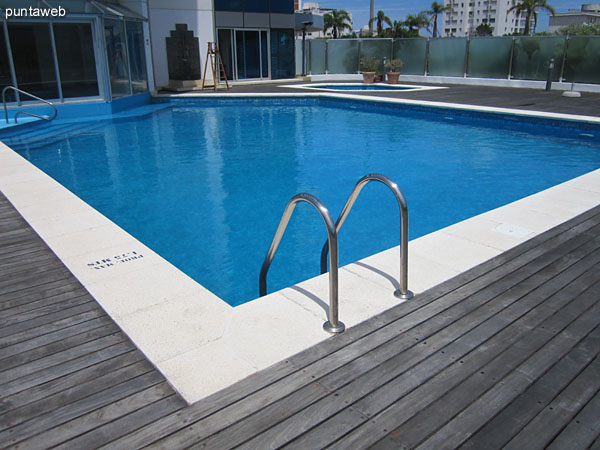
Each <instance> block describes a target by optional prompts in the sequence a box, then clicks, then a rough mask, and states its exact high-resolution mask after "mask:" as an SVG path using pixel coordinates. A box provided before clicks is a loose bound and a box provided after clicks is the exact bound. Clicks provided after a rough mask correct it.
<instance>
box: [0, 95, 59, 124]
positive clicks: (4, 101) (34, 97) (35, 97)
mask: <svg viewBox="0 0 600 450" xmlns="http://www.w3.org/2000/svg"><path fill="white" fill-rule="evenodd" d="M9 89H12V90H13V91H15V92H19V93H21V94H24V95H28V96H29V97H31V98H33V99H35V100H39V101H40V102H43V103H46V104H47V105H50V106H52V109H54V115H53V116H52V117H45V116H38V115H37V114H33V113H30V112H27V111H21V110H19V111H17V112H16V113H15V123H17V117H18V116H19V114H27V115H28V116H32V117H37V118H38V119H43V120H54V119H55V118H56V115H57V114H58V111H57V109H56V106H54V103H52V102H49V101H48V100H44V99H43V98H39V97H37V96H35V95H33V94H30V93H29V92H26V91H24V90H22V89H18V88H16V87H14V86H6V87H5V88H4V89H2V103H3V104H4V118H5V119H6V123H8V109H7V107H6V91H7V90H9Z"/></svg>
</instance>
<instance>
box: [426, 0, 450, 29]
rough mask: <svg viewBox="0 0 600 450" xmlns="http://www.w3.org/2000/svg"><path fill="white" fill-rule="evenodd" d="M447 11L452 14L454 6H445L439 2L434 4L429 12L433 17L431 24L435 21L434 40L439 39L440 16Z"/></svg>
mask: <svg viewBox="0 0 600 450" xmlns="http://www.w3.org/2000/svg"><path fill="white" fill-rule="evenodd" d="M446 11H450V12H452V6H450V5H446V6H444V4H443V3H438V2H433V3H432V4H431V9H430V10H429V11H427V14H429V15H431V19H430V23H431V20H433V37H434V38H435V37H437V29H438V26H437V19H438V16H439V15H440V14H442V13H444V12H446Z"/></svg>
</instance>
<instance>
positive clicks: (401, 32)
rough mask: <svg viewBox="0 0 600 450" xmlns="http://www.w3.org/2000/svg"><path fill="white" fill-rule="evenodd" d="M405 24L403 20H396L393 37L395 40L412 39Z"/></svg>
mask: <svg viewBox="0 0 600 450" xmlns="http://www.w3.org/2000/svg"><path fill="white" fill-rule="evenodd" d="M404 25H405V22H404V21H402V20H394V24H393V25H392V37H395V38H406V37H410V33H409V31H408V30H407V29H406V28H404Z"/></svg>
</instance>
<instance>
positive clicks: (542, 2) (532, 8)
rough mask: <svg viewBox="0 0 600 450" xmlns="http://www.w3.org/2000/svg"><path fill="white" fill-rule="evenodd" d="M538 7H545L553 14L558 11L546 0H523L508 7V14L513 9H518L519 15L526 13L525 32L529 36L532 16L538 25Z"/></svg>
mask: <svg viewBox="0 0 600 450" xmlns="http://www.w3.org/2000/svg"><path fill="white" fill-rule="evenodd" d="M538 9H545V10H546V11H548V12H549V13H550V14H552V15H554V14H555V13H556V11H554V8H553V7H552V6H550V5H548V4H547V3H546V0H522V1H521V3H517V4H516V5H513V6H511V7H510V8H508V11H506V14H509V13H511V12H512V11H516V12H517V14H519V15H521V14H525V32H524V33H523V34H524V35H525V36H529V33H530V30H531V19H532V18H533V19H534V20H535V24H536V26H537V22H538V20H537V10H538ZM534 32H535V29H534Z"/></svg>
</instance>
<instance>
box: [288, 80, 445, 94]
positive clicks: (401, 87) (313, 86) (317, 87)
mask: <svg viewBox="0 0 600 450" xmlns="http://www.w3.org/2000/svg"><path fill="white" fill-rule="evenodd" d="M332 85H335V86H345V87H357V88H358V87H361V86H365V84H364V83H363V82H360V83H357V82H354V83H341V82H329V83H309V84H305V83H303V84H292V85H282V86H279V87H286V88H294V89H309V90H311V91H322V92H340V89H335V88H330V87H329V88H328V87H327V86H332ZM367 86H372V87H376V88H377V87H379V88H381V89H373V90H374V91H376V92H377V91H379V92H393V91H395V90H398V91H402V92H411V91H434V90H437V89H448V88H447V87H445V86H421V85H416V84H388V83H372V84H368V85H367ZM342 92H369V91H368V90H365V89H344V90H343V91H342Z"/></svg>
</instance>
